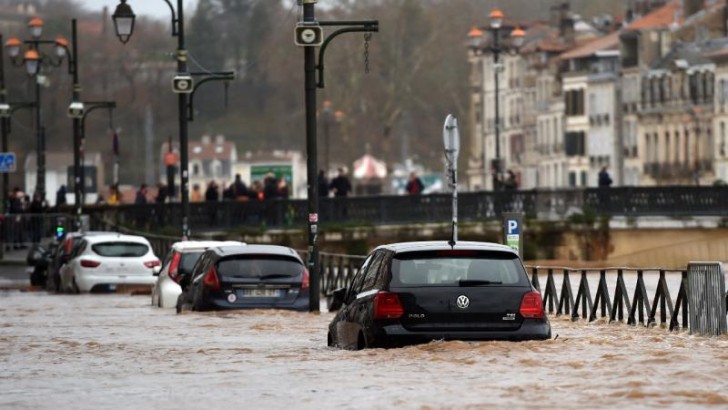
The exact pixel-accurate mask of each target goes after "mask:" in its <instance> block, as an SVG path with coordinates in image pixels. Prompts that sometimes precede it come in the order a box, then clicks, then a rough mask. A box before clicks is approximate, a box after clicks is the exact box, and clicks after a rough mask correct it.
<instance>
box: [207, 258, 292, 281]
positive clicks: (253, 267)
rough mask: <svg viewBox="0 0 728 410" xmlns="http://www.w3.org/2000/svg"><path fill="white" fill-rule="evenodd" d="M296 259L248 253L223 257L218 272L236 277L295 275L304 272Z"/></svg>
mask: <svg viewBox="0 0 728 410" xmlns="http://www.w3.org/2000/svg"><path fill="white" fill-rule="evenodd" d="M303 269H304V267H303V265H302V264H301V263H300V262H299V261H298V260H296V259H292V258H289V257H286V256H277V255H250V256H248V255H246V256H234V257H228V258H224V259H221V260H219V261H218V262H217V273H218V274H220V275H221V276H226V277H235V278H266V277H281V278H283V277H294V276H298V275H300V274H301V273H302V272H303Z"/></svg>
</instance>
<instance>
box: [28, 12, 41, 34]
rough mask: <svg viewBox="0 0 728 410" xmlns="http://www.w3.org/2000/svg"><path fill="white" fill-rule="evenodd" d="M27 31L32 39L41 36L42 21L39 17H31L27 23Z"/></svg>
mask: <svg viewBox="0 0 728 410" xmlns="http://www.w3.org/2000/svg"><path fill="white" fill-rule="evenodd" d="M28 30H29V31H30V35H31V36H33V38H35V39H39V38H40V36H41V34H43V20H41V19H40V17H33V18H32V19H30V22H28Z"/></svg>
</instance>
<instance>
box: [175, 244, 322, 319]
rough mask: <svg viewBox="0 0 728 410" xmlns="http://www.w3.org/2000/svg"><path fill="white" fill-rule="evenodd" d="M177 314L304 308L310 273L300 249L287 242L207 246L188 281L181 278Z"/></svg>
mask: <svg viewBox="0 0 728 410" xmlns="http://www.w3.org/2000/svg"><path fill="white" fill-rule="evenodd" d="M180 285H181V286H182V294H181V295H180V296H179V299H178V300H177V312H178V313H179V312H181V311H182V310H186V309H192V310H222V309H255V308H274V309H294V310H307V309H308V303H309V302H308V299H309V297H308V295H309V275H308V270H306V267H305V265H304V263H303V261H302V260H301V257H300V256H298V253H297V252H296V251H295V250H293V249H291V248H288V247H285V246H276V245H243V244H241V245H228V246H218V247H213V248H209V249H208V250H206V251H205V252H204V253H203V254H202V256H200V258H199V259H198V261H197V263H196V264H195V267H194V268H192V272H191V273H190V275H188V280H184V281H181V282H180Z"/></svg>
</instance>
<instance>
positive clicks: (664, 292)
mask: <svg viewBox="0 0 728 410" xmlns="http://www.w3.org/2000/svg"><path fill="white" fill-rule="evenodd" d="M527 269H528V271H529V272H530V275H531V283H532V284H533V286H534V287H535V288H536V289H538V290H539V292H541V293H542V295H543V303H544V308H545V309H546V311H547V312H548V313H549V314H556V316H560V315H570V316H571V318H572V320H578V319H579V318H581V319H588V320H589V321H590V322H591V321H594V320H597V319H598V318H603V319H608V321H609V322H613V321H619V322H622V321H624V320H625V318H626V320H627V324H629V325H632V326H635V325H637V323H640V324H642V325H645V326H653V325H655V324H657V321H658V320H659V324H660V325H665V326H669V328H670V330H679V329H687V326H688V303H687V270H670V269H660V268H588V269H576V268H564V267H543V266H527ZM608 273H609V274H610V275H607V274H608ZM646 273H649V274H652V275H657V277H656V278H653V279H657V283H656V286H655V289H654V294H653V295H652V298H650V293H649V292H648V291H647V287H646V286H645V274H646ZM543 274H545V275H546V286H545V289H543V290H542V287H541V275H543ZM615 274H616V276H615ZM573 275H577V276H578V277H579V283H578V285H577V291H576V297H575V296H574V289H573V286H572V282H571V277H572V276H573ZM597 275H598V278H599V279H598V284H597V286H596V294H595V296H594V297H592V293H591V287H590V283H589V277H590V276H592V282H593V281H594V280H595V278H594V276H597ZM625 275H631V276H633V277H634V278H632V279H634V285H633V287H632V289H628V287H627V285H626V283H627V282H625ZM558 276H560V277H559V278H558V279H559V281H560V288H561V289H560V291H557V289H558V288H559V286H557V284H556V281H557V277H558ZM669 276H672V278H670V279H671V281H672V282H677V281H679V287H678V289H677V299H676V301H675V303H673V300H672V297H671V294H670V288H669V286H668V278H669ZM608 281H609V282H612V281H613V283H611V285H612V288H613V289H614V292H613V293H612V294H610V291H609V289H610V286H609V284H608V283H607V282H608ZM630 290H632V292H630ZM673 290H674V289H673ZM630 294H632V298H631V299H630ZM650 299H652V303H650ZM668 320H669V322H668Z"/></svg>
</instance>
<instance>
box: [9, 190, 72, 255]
mask: <svg viewBox="0 0 728 410" xmlns="http://www.w3.org/2000/svg"><path fill="white" fill-rule="evenodd" d="M61 188H62V189H60V190H59V192H63V194H64V195H63V198H62V200H59V199H58V196H57V197H56V209H57V208H58V207H61V206H63V205H65V204H66V198H65V186H64V187H61ZM49 208H50V207H49V205H48V202H47V201H46V200H45V199H44V198H43V196H42V195H41V194H40V193H39V192H35V193H34V194H33V196H32V198H31V197H30V196H29V195H27V194H26V193H25V192H23V190H22V189H20V187H17V186H16V187H15V188H13V190H12V191H11V192H10V194H9V195H8V203H7V204H6V211H7V212H6V215H4V217H3V220H2V221H3V224H2V227H3V231H4V232H3V235H4V240H5V247H6V249H8V250H9V249H10V248H11V247H12V248H14V249H24V248H26V247H27V243H28V242H32V243H34V244H36V243H39V242H40V241H41V239H42V236H43V217H42V215H41V214H44V213H46V212H48V210H49Z"/></svg>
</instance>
